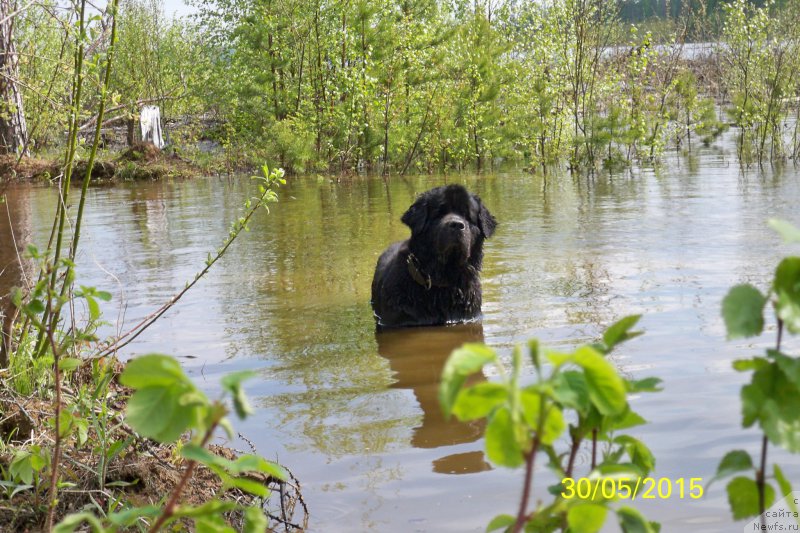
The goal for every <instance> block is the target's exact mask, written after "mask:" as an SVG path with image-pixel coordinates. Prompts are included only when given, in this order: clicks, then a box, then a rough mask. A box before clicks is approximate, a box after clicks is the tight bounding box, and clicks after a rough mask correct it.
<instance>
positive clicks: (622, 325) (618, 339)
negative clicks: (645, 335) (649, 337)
mask: <svg viewBox="0 0 800 533" xmlns="http://www.w3.org/2000/svg"><path fill="white" fill-rule="evenodd" d="M640 318H642V315H630V316H626V317H624V318H622V319H620V320H618V321H617V322H616V323H614V324H612V325H611V326H609V327H608V329H606V331H605V333H603V344H605V349H606V352H610V351H611V350H613V349H614V347H615V346H616V345H617V344H620V343H622V342H625V341H627V340H630V339H633V338H635V337H638V336H639V335H641V334H642V332H641V331H631V328H633V326H635V325H636V323H637V322H639V319H640Z"/></svg>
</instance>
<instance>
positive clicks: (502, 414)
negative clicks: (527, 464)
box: [486, 406, 525, 468]
mask: <svg viewBox="0 0 800 533" xmlns="http://www.w3.org/2000/svg"><path fill="white" fill-rule="evenodd" d="M516 432H517V430H516V428H515V427H514V422H513V421H512V419H511V412H510V411H509V410H508V407H505V406H502V407H499V408H498V409H497V410H496V411H495V412H494V414H493V415H492V416H491V418H490V419H489V423H488V424H487V425H486V456H487V457H488V458H489V460H490V461H491V462H493V463H494V464H496V465H500V466H508V467H510V468H516V467H518V466H520V465H521V464H522V463H523V462H524V461H525V458H524V457H523V455H522V449H521V448H520V445H519V442H518V441H517V433H516Z"/></svg>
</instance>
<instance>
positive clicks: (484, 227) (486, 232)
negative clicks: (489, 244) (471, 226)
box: [475, 196, 497, 239]
mask: <svg viewBox="0 0 800 533" xmlns="http://www.w3.org/2000/svg"><path fill="white" fill-rule="evenodd" d="M475 199H476V200H477V201H478V207H479V210H478V227H479V228H480V229H481V233H483V236H484V237H486V238H487V239H488V238H489V237H491V236H492V235H494V230H495V228H496V227H497V220H495V218H494V216H492V214H491V213H490V212H489V210H488V209H486V206H485V205H483V202H481V199H480V198H478V197H477V196H476V197H475Z"/></svg>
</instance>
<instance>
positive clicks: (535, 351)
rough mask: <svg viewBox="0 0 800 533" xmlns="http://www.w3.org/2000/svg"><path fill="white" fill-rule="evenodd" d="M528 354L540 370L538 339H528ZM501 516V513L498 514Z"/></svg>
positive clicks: (540, 355) (540, 358)
mask: <svg viewBox="0 0 800 533" xmlns="http://www.w3.org/2000/svg"><path fill="white" fill-rule="evenodd" d="M528 354H529V356H530V358H531V363H533V367H534V368H535V369H536V370H537V371H539V370H541V366H542V354H541V350H540V349H539V341H538V340H536V339H531V340H529V341H528ZM500 516H503V515H500Z"/></svg>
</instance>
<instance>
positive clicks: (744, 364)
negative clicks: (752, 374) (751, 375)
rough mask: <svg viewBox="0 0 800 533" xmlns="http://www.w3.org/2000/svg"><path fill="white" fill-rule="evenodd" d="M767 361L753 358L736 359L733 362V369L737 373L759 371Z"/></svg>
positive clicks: (761, 358)
mask: <svg viewBox="0 0 800 533" xmlns="http://www.w3.org/2000/svg"><path fill="white" fill-rule="evenodd" d="M768 364H769V361H767V360H766V359H765V358H763V357H753V358H751V359H737V360H736V361H734V362H733V369H734V370H736V371H737V372H749V371H750V370H759V369H761V368H764V366H766V365H768Z"/></svg>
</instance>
